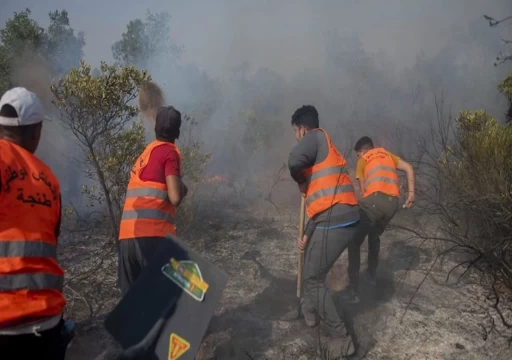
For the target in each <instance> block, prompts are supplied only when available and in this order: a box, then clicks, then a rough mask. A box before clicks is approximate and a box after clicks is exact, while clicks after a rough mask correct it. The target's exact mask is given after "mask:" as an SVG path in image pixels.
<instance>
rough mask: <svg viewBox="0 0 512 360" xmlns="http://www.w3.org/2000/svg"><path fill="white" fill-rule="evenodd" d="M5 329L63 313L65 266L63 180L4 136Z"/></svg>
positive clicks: (0, 214) (0, 163) (1, 309)
mask: <svg viewBox="0 0 512 360" xmlns="http://www.w3.org/2000/svg"><path fill="white" fill-rule="evenodd" d="M0 154H1V156H0V330H5V329H9V328H11V327H13V326H17V325H22V324H27V323H30V322H33V321H36V320H42V319H46V318H49V317H55V316H60V315H61V314H62V312H63V310H64V307H65V305H66V300H65V298H64V296H63V295H62V287H63V283H64V271H63V270H62V268H61V267H60V266H59V264H58V263H57V238H56V234H55V229H56V227H57V224H58V221H59V217H60V213H61V210H60V206H61V205H60V185H59V181H58V179H57V178H56V177H55V175H54V174H53V172H52V171H51V170H50V168H49V167H48V166H46V165H45V164H44V163H43V162H42V161H41V160H39V159H38V158H36V157H35V156H34V155H33V154H32V153H30V152H29V151H27V150H25V149H23V148H22V147H20V146H18V145H16V144H14V143H12V142H10V141H7V140H0Z"/></svg>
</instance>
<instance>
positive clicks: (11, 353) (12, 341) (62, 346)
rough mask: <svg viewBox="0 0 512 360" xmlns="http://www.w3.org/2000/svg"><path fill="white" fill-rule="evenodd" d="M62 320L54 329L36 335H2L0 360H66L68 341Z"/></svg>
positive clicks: (0, 339)
mask: <svg viewBox="0 0 512 360" xmlns="http://www.w3.org/2000/svg"><path fill="white" fill-rule="evenodd" d="M63 325H64V321H63V320H61V321H60V322H59V324H58V325H57V326H55V327H54V328H52V329H49V330H45V331H41V332H40V333H38V334H37V335H36V334H22V335H0V351H1V353H2V354H1V355H0V359H2V360H4V359H5V360H11V359H13V360H18V359H20V360H21V359H38V360H39V359H40V360H64V358H65V356H66V348H67V345H68V343H67V341H64V339H63V337H62V327H63Z"/></svg>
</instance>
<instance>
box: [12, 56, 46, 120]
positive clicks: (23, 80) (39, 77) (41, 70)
mask: <svg viewBox="0 0 512 360" xmlns="http://www.w3.org/2000/svg"><path fill="white" fill-rule="evenodd" d="M10 75H11V81H12V83H13V84H15V85H16V86H22V87H25V88H27V89H28V90H30V91H32V92H34V93H35V94H36V95H37V96H38V98H39V100H40V101H41V105H42V106H43V109H44V110H45V112H46V113H48V112H50V111H52V103H51V102H52V98H53V95H52V92H51V90H50V86H51V84H52V75H51V72H50V70H49V68H48V66H47V64H46V63H45V61H44V60H43V59H42V58H41V57H40V56H39V55H38V54H37V53H35V52H33V51H30V50H25V51H24V52H23V53H22V54H21V56H20V57H19V58H18V59H17V61H16V62H15V63H14V64H12V68H11V74H10Z"/></svg>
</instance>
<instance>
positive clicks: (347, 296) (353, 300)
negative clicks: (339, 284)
mask: <svg viewBox="0 0 512 360" xmlns="http://www.w3.org/2000/svg"><path fill="white" fill-rule="evenodd" d="M341 300H342V301H343V302H344V303H346V304H358V303H359V301H360V300H359V296H357V292H356V291H355V289H354V288H353V287H352V286H350V285H349V286H347V288H346V289H345V290H343V292H342V293H341Z"/></svg>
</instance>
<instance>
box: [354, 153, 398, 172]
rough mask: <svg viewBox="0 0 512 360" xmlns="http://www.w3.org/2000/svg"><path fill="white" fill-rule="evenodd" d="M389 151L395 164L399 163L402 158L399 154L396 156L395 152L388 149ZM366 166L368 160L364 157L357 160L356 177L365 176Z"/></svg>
mask: <svg viewBox="0 0 512 360" xmlns="http://www.w3.org/2000/svg"><path fill="white" fill-rule="evenodd" d="M386 151H387V150H386ZM387 153H388V154H389V155H390V156H391V158H392V159H393V161H394V163H395V165H398V162H399V161H400V158H399V157H398V156H396V155H395V154H392V153H390V152H389V151H387ZM365 166H366V160H365V159H363V158H362V157H361V158H359V160H357V166H356V179H361V178H363V176H364V168H365Z"/></svg>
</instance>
